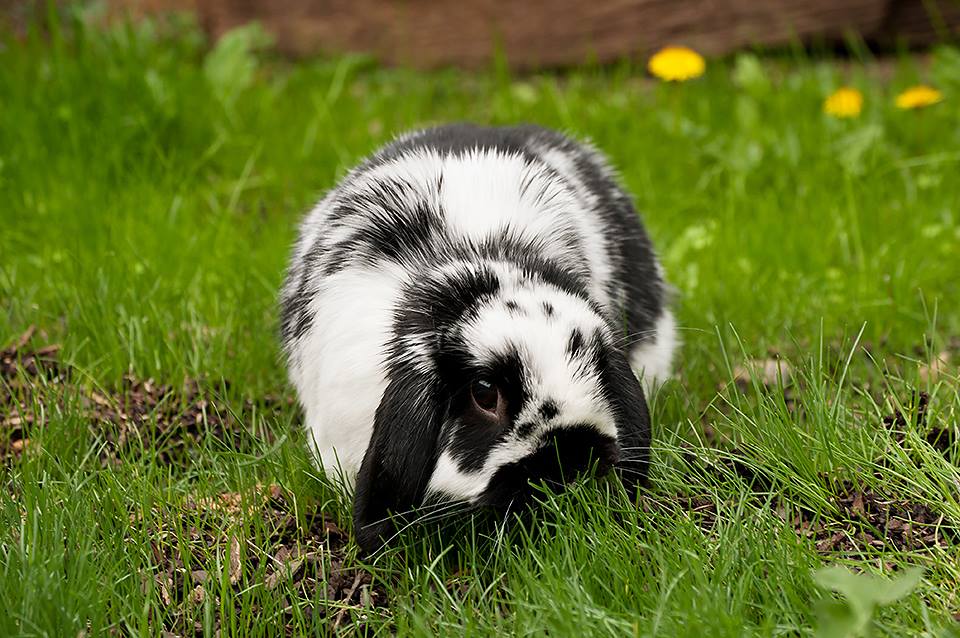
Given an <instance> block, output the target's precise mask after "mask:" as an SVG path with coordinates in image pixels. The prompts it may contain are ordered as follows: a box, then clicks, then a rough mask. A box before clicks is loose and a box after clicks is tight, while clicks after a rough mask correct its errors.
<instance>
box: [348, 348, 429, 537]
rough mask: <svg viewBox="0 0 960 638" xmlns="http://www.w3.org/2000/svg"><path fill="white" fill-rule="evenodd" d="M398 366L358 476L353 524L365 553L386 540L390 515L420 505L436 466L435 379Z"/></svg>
mask: <svg viewBox="0 0 960 638" xmlns="http://www.w3.org/2000/svg"><path fill="white" fill-rule="evenodd" d="M398 368H399V369H398ZM398 368H394V369H392V370H391V371H390V379H391V380H390V383H389V384H388V385H387V389H386V390H385V391H384V393H383V399H381V401H380V406H379V407H378V408H377V414H376V417H375V418H374V423H373V435H372V436H371V438H370V444H369V445H368V446H367V451H366V454H364V457H363V463H362V464H361V465H360V472H359V474H358V475H357V485H356V494H355V496H354V504H353V522H354V528H355V533H356V537H357V543H358V544H359V545H360V548H361V549H362V550H363V551H364V552H367V553H372V552H373V551H375V550H377V549H379V548H380V546H381V545H382V544H383V543H384V542H385V541H386V540H387V539H388V538H389V536H390V533H391V532H392V531H393V529H394V525H393V522H392V521H391V514H401V513H407V512H409V511H410V510H411V509H412V508H415V507H417V506H419V505H420V504H421V502H422V501H423V496H424V493H425V492H426V488H427V484H428V482H429V480H430V476H431V474H432V473H433V469H434V467H435V466H436V463H437V455H438V450H437V442H438V440H439V436H440V427H441V425H442V422H441V419H442V415H441V413H440V409H439V406H438V405H437V404H436V401H437V400H438V398H437V396H436V393H435V391H434V390H435V388H436V385H437V383H436V380H435V378H434V377H433V376H432V375H430V374H428V373H425V372H423V371H418V370H417V369H416V367H415V366H413V365H404V366H399V367H398Z"/></svg>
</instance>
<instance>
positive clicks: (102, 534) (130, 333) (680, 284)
mask: <svg viewBox="0 0 960 638" xmlns="http://www.w3.org/2000/svg"><path fill="white" fill-rule="evenodd" d="M258 40H259V37H257V35H256V33H255V32H252V31H245V32H239V33H234V34H233V35H232V36H230V37H229V38H228V39H227V40H225V41H223V42H221V44H220V45H219V46H218V47H216V48H211V47H210V46H208V44H207V43H205V42H204V40H203V38H202V37H200V36H199V35H198V32H197V31H196V30H195V29H192V28H183V25H182V24H181V25H179V26H177V25H171V24H167V23H146V24H143V25H140V26H121V27H116V28H113V29H110V30H108V31H94V30H90V29H86V28H84V27H83V26H82V24H81V23H80V22H79V21H78V19H75V18H73V17H64V16H60V17H53V18H48V19H47V20H46V21H44V22H38V23H36V24H35V25H34V27H33V29H32V30H31V33H30V34H28V35H27V36H26V37H15V36H14V35H13V34H11V33H5V34H3V36H2V40H0V202H2V204H0V348H5V349H4V350H3V354H2V361H0V370H2V375H3V376H2V385H0V423H2V425H0V478H2V482H3V490H0V609H2V610H3V611H2V612H0V635H3V636H8V635H9V636H12V635H24V636H41V635H44V636H69V637H72V636H81V635H85V636H93V635H101V634H111V635H114V634H131V635H153V636H159V635H162V634H163V632H164V631H169V632H172V633H173V634H177V635H214V634H217V635H221V636H226V635H238V636H276V635H280V634H282V633H283V632H284V631H285V632H287V633H289V634H293V635H302V634H318V635H324V634H326V633H329V632H334V631H335V632H339V633H341V634H343V635H393V634H396V635H402V636H406V635H424V636H426V635H527V634H537V635H544V634H549V635H552V636H565V635H576V636H582V635H591V636H593V635H610V636H623V635H637V636H641V635H642V636H653V635H658V636H742V635H759V636H768V635H822V636H828V635H840V636H842V635H856V632H857V631H859V630H858V629H856V628H853V625H854V624H855V622H856V621H857V620H858V619H859V620H862V621H863V622H865V623H867V627H868V628H869V630H870V631H871V632H872V633H873V634H874V635H919V634H923V635H952V634H955V633H958V627H960V623H958V619H960V594H958V592H960V527H958V526H960V438H958V435H960V419H958V415H960V378H958V375H960V372H958V367H957V366H958V364H960V308H958V300H960V179H958V175H960V110H958V105H960V51H958V50H957V49H953V48H940V49H937V50H935V51H934V52H933V54H932V55H930V56H923V57H912V56H907V55H902V56H898V57H895V58H893V59H885V60H882V61H877V60H874V59H872V58H871V57H870V56H869V54H868V53H866V52H863V50H862V49H861V48H858V47H857V46H856V43H853V45H854V46H852V49H853V50H854V52H855V53H856V54H855V55H853V56H852V57H850V58H848V59H844V60H836V59H829V58H827V57H826V56H824V55H820V54H817V53H816V52H814V53H811V52H809V51H803V50H801V49H799V48H798V49H796V50H793V51H787V52H779V53H778V54H776V55H768V56H762V57H759V58H758V57H756V56H754V55H750V54H743V55H740V56H736V57H733V58H730V59H728V60H710V61H709V62H708V66H707V72H706V74H705V75H704V76H703V77H702V78H699V79H697V80H694V81H691V82H687V83H683V84H659V83H657V82H656V81H654V80H651V79H649V78H648V77H647V76H646V73H645V70H644V68H643V63H642V62H641V61H634V62H632V63H630V62H624V63H622V64H619V65H615V66H613V67H605V68H583V69H579V70H575V71H570V72H566V73H562V74H536V75H527V76H515V75H511V74H510V73H509V72H507V71H506V69H505V65H503V64H497V65H494V68H492V69H490V70H489V71H487V72H483V73H479V74H470V75H468V74H465V73H462V72H456V71H440V72H431V73H424V72H416V71H411V70H403V69H383V68H380V67H378V66H377V65H375V64H374V63H372V62H371V61H370V60H366V59H364V58H360V57H338V58H333V59H331V58H324V59H315V60H308V61H303V62H300V63H295V64H293V63H289V62H286V61H283V60H279V59H276V58H274V57H273V56H271V55H270V54H268V53H263V52H252V51H251V47H252V46H255V45H256V44H257V43H258ZM919 82H926V83H930V84H932V85H934V86H936V87H937V88H938V89H939V90H941V91H942V92H943V97H944V99H943V101H942V103H940V104H936V105H933V106H930V107H928V108H924V109H918V110H900V109H898V108H896V106H895V97H896V95H897V93H899V92H900V91H901V90H903V89H904V88H906V87H908V86H911V85H914V84H917V83H919ZM844 84H849V85H852V86H854V87H857V88H859V89H860V90H861V91H862V92H863V95H864V104H863V111H862V113H861V114H860V116H859V117H855V118H850V119H838V118H835V117H831V116H830V115H828V114H825V113H824V112H823V100H824V99H825V98H826V97H827V96H828V95H829V94H830V93H832V92H833V91H834V90H835V89H837V88H838V87H840V86H841V85H844ZM464 119H466V120H473V121H477V122H483V123H498V124H501V123H502V124H507V123H514V122H520V121H529V122H537V123H540V124H543V125H547V126H553V127H557V128H560V129H563V130H566V131H569V132H571V133H573V134H575V135H579V136H585V137H589V138H591V139H592V140H594V142H595V143H596V144H597V146H599V147H600V148H602V149H604V150H605V151H606V152H607V153H608V154H609V156H610V157H611V158H612V161H613V163H614V164H615V165H616V166H618V167H619V169H620V171H621V174H622V179H623V182H624V183H625V185H626V186H627V187H628V188H629V190H630V191H631V192H632V193H633V195H634V196H635V199H636V204H637V206H638V208H639V209H640V210H641V211H643V215H644V219H645V222H646V224H647V226H648V228H649V230H650V233H651V235H652V237H653V239H654V241H655V243H656V245H657V247H658V249H659V251H660V253H661V255H662V258H663V262H664V266H665V268H666V272H667V275H668V278H669V279H670V281H671V282H672V284H673V285H674V286H675V287H676V289H677V295H676V301H675V305H676V311H677V316H678V318H679V321H680V323H681V325H682V326H683V329H682V334H683V338H684V344H683V347H682V348H681V350H680V352H679V356H678V358H677V365H676V374H675V377H674V378H673V379H672V380H670V381H669V382H668V383H667V384H666V385H665V386H664V387H663V388H662V390H661V391H660V392H659V394H657V396H656V397H654V398H653V399H652V401H651V407H652V410H653V415H654V421H655V426H654V454H653V458H654V462H653V467H652V476H651V480H650V484H649V487H648V489H647V491H646V492H645V493H644V494H643V495H642V497H641V499H640V501H639V502H638V503H632V502H629V501H628V500H627V498H626V496H625V494H624V493H623V491H622V489H621V488H620V486H619V484H618V483H617V481H616V480H614V479H601V480H585V481H582V482H580V483H578V484H577V485H576V486H574V487H573V488H571V489H570V490H569V491H566V492H564V493H562V494H543V497H542V500H543V501H544V504H543V506H542V507H541V508H539V509H538V510H537V511H536V512H533V513H532V514H530V515H529V516H526V517H523V518H521V519H517V520H512V519H511V520H505V521H497V520H488V518H487V517H484V516H478V517H476V518H475V519H462V518H448V519H444V520H441V521H432V520H425V521H423V522H421V523H420V524H419V525H415V526H412V527H411V528H410V529H408V530H406V531H405V532H404V533H403V534H402V535H401V536H400V538H398V539H397V540H396V541H395V543H394V544H393V545H392V546H391V548H390V549H389V550H387V551H385V552H382V553H381V554H379V555H376V556H374V557H372V558H363V557H360V556H358V553H357V550H356V547H355V546H354V545H353V544H352V542H351V540H350V519H349V503H347V502H345V501H344V500H343V499H342V498H341V497H340V496H339V495H338V494H337V493H336V492H335V491H334V490H332V489H330V488H329V487H328V486H326V485H325V484H324V482H323V480H322V477H321V476H318V472H317V471H316V470H315V469H314V468H313V467H312V465H311V463H310V460H309V457H308V456H307V454H306V451H305V449H304V436H303V434H302V433H301V432H300V430H299V427H298V425H299V421H300V414H299V411H298V409H297V406H296V404H295V402H294V401H293V393H292V389H291V388H290V387H289V385H288V384H287V382H286V378H285V373H284V369H283V365H282V361H281V358H280V355H279V349H278V339H277V323H278V322H277V314H278V313H277V291H278V288H279V285H280V282H281V278H282V275H283V269H284V266H285V262H286V258H287V251H288V248H289V246H290V245H291V242H292V241H293V238H294V233H295V227H296V223H297V220H298V219H299V217H300V216H301V215H302V214H303V213H304V212H305V211H306V210H307V209H308V208H309V206H310V205H311V204H312V203H313V202H314V201H315V200H316V199H318V197H319V196H320V195H321V194H322V193H323V192H324V190H325V189H327V188H329V187H330V186H331V185H332V184H334V183H335V181H336V180H337V179H338V178H339V177H340V176H342V175H343V174H344V173H345V171H346V170H348V169H349V168H350V167H351V165H352V164H354V163H355V162H357V161H358V160H359V159H360V158H361V157H363V155H364V154H366V153H368V152H370V151H371V150H373V149H374V148H375V147H376V146H378V145H379V144H382V143H383V142H385V141H386V140H388V139H390V138H391V137H392V136H393V135H394V134H396V133H398V132H400V131H403V130H406V129H408V128H411V127H417V126H423V125H426V124H430V123H437V122H447V121H453V120H464ZM951 176H952V177H951ZM833 565H841V566H843V567H844V568H845V569H846V570H847V571H844V572H840V574H839V576H843V575H844V574H850V575H851V576H850V579H851V580H852V581H853V584H852V585H849V586H847V587H846V591H848V593H849V597H838V596H837V595H835V594H832V593H831V592H830V587H829V586H828V587H824V586H822V585H821V584H818V582H820V583H823V582H826V580H827V577H825V576H818V575H817V574H818V573H819V572H818V570H821V569H822V568H824V567H826V566H833ZM912 567H919V568H922V570H923V571H922V576H921V578H920V580H919V582H908V581H909V579H911V578H914V579H915V574H916V572H914V571H910V568H912ZM830 573H833V572H830ZM852 574H863V575H861V576H858V577H854V576H852ZM867 574H869V575H872V576H868V575H867ZM833 575H834V577H835V578H839V577H838V575H837V574H833ZM873 578H876V579H877V580H873ZM897 578H901V579H902V580H899V581H897V580H896V579H897ZM880 579H882V580H880ZM840 580H843V579H842V578H841V579H840ZM896 587H898V588H899V589H901V591H900V592H898V593H899V594H902V595H900V596H896V595H893V594H891V593H890V592H889V591H887V590H889V589H891V588H896ZM838 588H839V589H844V587H838ZM888 594H889V595H888ZM871 596H874V597H875V598H876V601H872V600H867V599H869V598H870V597H871ZM894 599H896V600H894ZM858 600H859V601H860V602H857V601H858ZM873 602H878V603H881V604H878V605H877V606H876V608H875V609H872V604H873ZM858 611H862V612H863V614H864V615H863V616H859V617H858V616H856V613H857V612H858ZM871 611H872V612H873V613H872V616H870V615H869V614H870V613H871Z"/></svg>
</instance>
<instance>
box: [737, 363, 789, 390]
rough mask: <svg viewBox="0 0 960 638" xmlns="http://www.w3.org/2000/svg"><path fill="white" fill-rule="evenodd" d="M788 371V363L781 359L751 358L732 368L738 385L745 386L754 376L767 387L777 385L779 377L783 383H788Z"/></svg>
mask: <svg viewBox="0 0 960 638" xmlns="http://www.w3.org/2000/svg"><path fill="white" fill-rule="evenodd" d="M751 372H752V373H753V374H752V375H751ZM790 372H791V370H790V365H789V364H788V363H787V362H786V361H784V360H783V359H752V360H750V361H747V362H746V363H745V364H744V365H739V366H736V367H735V368H734V369H733V380H734V382H736V384H737V385H738V386H740V387H746V386H747V385H749V384H750V382H751V379H752V378H753V377H756V378H757V379H758V380H759V381H760V382H761V383H762V384H763V385H764V386H766V387H768V388H769V387H774V386H776V385H778V384H779V383H780V379H783V385H788V384H789V383H790Z"/></svg>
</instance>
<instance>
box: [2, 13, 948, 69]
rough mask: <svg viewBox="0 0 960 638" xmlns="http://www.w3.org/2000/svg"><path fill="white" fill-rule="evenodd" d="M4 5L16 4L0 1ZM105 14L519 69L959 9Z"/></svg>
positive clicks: (896, 34) (921, 31)
mask: <svg viewBox="0 0 960 638" xmlns="http://www.w3.org/2000/svg"><path fill="white" fill-rule="evenodd" d="M0 3H5V4H7V5H11V4H12V5H16V4H23V3H22V2H19V3H18V2H11V0H0ZM108 4H109V6H110V10H111V13H112V14H113V15H118V14H123V13H133V14H142V13H144V12H148V13H152V12H160V11H165V10H169V9H177V10H188V11H192V12H194V13H196V15H197V16H198V17H199V20H200V22H201V24H202V25H203V27H204V28H205V29H206V30H207V31H209V32H210V33H211V34H213V35H214V36H216V35H219V34H221V33H223V32H224V31H226V30H228V29H230V28H232V27H235V26H237V25H240V24H244V23H246V22H248V21H250V20H257V21H259V22H260V23H262V24H263V25H264V26H265V27H266V28H267V30H268V31H270V32H272V33H273V35H274V36H275V38H276V43H277V47H278V49H279V50H280V51H282V52H284V53H288V54H292V55H298V56H299V55H307V54H314V53H323V52H364V53H371V54H373V55H374V56H376V57H377V58H379V59H380V60H382V61H383V62H386V63H388V64H411V65H415V66H421V67H437V66H447V65H453V66H461V67H468V68H469V67H478V66H483V65H487V64H489V62H490V60H491V59H492V57H493V55H494V53H495V51H496V49H497V47H500V48H501V49H502V50H503V52H504V53H505V54H506V57H507V60H508V61H509V62H510V64H511V65H513V66H515V67H517V68H534V67H557V66H565V65H572V64H577V63H581V62H584V61H587V60H598V61H600V62H608V61H612V60H615V59H619V58H622V57H624V56H631V55H642V54H646V53H648V52H650V51H651V50H654V49H656V48H658V47H660V46H663V45H665V44H671V43H680V44H685V45H687V46H691V47H693V48H695V49H697V50H699V51H701V52H703V53H706V54H721V53H727V52H730V51H732V50H735V49H738V48H741V47H744V46H748V45H766V46H780V45H787V44H790V43H792V42H796V41H801V42H802V41H810V40H813V39H815V40H818V41H826V42H833V41H837V42H839V41H841V40H842V39H843V37H844V36H845V34H848V33H852V32H855V33H858V34H860V35H861V36H862V37H863V38H864V39H866V40H867V41H868V42H871V43H878V44H880V45H884V46H893V45H894V44H896V43H898V42H902V43H906V44H909V45H911V46H917V45H924V44H929V43H931V42H934V41H937V40H943V39H949V38H953V39H957V38H958V37H960V0H461V1H456V0H454V1H446V0H108Z"/></svg>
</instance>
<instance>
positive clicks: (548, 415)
mask: <svg viewBox="0 0 960 638" xmlns="http://www.w3.org/2000/svg"><path fill="white" fill-rule="evenodd" d="M557 414H559V410H558V409H557V404H556V403H554V402H553V401H550V400H549V399H548V400H546V401H544V402H543V403H541V404H540V418H542V419H543V420H545V421H549V420H550V419H552V418H553V417H555V416H557Z"/></svg>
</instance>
